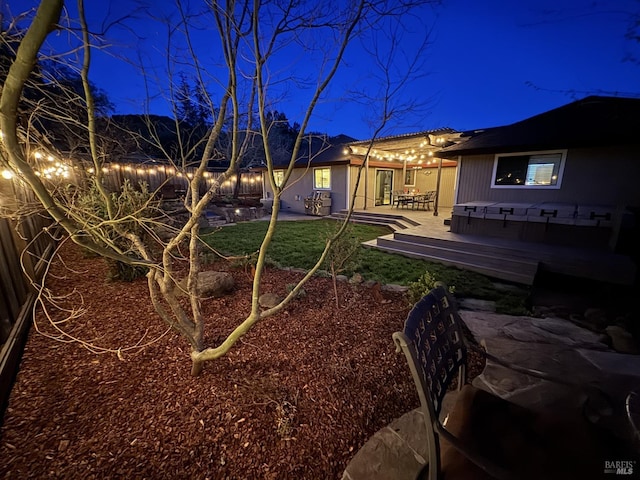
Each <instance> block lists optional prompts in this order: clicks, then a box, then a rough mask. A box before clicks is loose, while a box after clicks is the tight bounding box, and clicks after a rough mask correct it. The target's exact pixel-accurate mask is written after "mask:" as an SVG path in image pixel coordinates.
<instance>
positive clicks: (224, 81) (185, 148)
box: [0, 0, 429, 375]
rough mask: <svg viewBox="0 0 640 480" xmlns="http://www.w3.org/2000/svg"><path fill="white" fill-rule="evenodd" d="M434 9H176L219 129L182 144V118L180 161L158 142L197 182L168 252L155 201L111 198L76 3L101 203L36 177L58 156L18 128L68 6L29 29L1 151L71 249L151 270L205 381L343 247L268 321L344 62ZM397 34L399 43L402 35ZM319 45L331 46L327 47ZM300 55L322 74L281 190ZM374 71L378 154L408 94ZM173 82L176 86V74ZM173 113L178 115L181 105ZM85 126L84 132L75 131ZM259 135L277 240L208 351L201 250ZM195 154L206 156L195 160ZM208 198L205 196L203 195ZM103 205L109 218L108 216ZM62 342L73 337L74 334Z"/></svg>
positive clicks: (349, 5)
mask: <svg viewBox="0 0 640 480" xmlns="http://www.w3.org/2000/svg"><path fill="white" fill-rule="evenodd" d="M424 3H429V2H423V1H397V0H354V1H350V2H346V3H345V2H336V3H335V4H334V3H333V2H296V1H293V0H290V1H287V0H285V1H278V2H261V1H259V0H240V1H237V2H236V1H228V2H207V3H206V7H207V8H206V12H205V11H204V10H203V11H199V12H197V13H198V16H197V17H195V16H192V14H191V13H190V12H189V11H188V9H187V8H186V7H185V5H183V4H182V3H181V2H180V0H177V2H176V6H177V11H178V13H179V15H178V24H177V25H170V26H169V27H168V31H169V36H170V39H172V36H173V35H177V34H178V33H180V34H181V35H183V39H182V43H181V45H182V46H183V50H184V52H186V54H185V55H186V57H187V58H188V61H189V62H190V64H191V66H192V69H193V72H194V77H193V78H195V79H196V87H195V88H196V89H197V91H198V92H199V100H198V101H199V103H200V104H203V103H204V104H206V106H207V107H208V110H209V111H210V112H211V115H212V120H213V121H212V124H211V125H210V126H209V127H208V129H207V132H206V134H205V135H203V136H202V137H201V138H198V139H196V141H190V142H182V139H183V138H184V137H183V136H182V135H181V134H180V132H181V129H182V128H184V125H183V123H182V122H180V120H179V118H178V115H175V129H176V131H177V133H178V134H177V136H176V139H177V142H178V148H177V150H176V151H175V152H171V151H166V150H163V145H162V144H161V142H159V138H156V139H155V140H156V143H157V145H156V146H157V148H158V149H159V150H160V151H164V154H165V156H166V157H167V159H168V160H170V161H171V162H172V163H173V165H174V168H175V171H176V172H177V173H182V174H183V175H185V177H186V178H188V190H187V194H186V197H185V200H184V206H185V208H186V210H187V211H188V213H189V216H188V219H187V220H186V222H184V224H182V225H179V226H178V227H177V228H175V230H174V231H173V232H172V234H171V235H170V238H169V239H168V240H165V241H163V240H161V239H160V237H159V236H158V235H157V228H156V227H157V224H158V222H159V220H158V218H157V217H156V215H155V214H153V212H155V211H156V205H155V204H154V202H153V200H152V195H148V196H146V197H145V196H143V197H140V196H137V197H135V198H133V197H132V195H131V194H130V193H129V194H126V192H125V191H124V190H123V191H122V192H121V193H120V194H117V193H114V192H111V191H109V190H108V188H107V187H106V186H105V182H104V178H103V173H102V172H103V167H104V165H105V162H108V157H105V155H104V154H103V153H102V152H101V151H100V149H99V137H100V132H99V131H98V126H97V125H98V124H97V123H96V107H95V102H94V97H93V92H92V90H91V88H90V83H89V72H90V65H91V54H92V51H93V49H94V48H95V47H94V45H95V41H94V39H93V38H92V35H91V34H90V30H89V27H88V25H87V22H86V19H85V13H84V4H83V0H78V3H77V6H78V12H79V15H78V23H77V31H79V32H80V34H79V38H80V42H79V45H80V47H79V50H78V53H81V63H80V65H79V66H78V69H79V72H80V75H81V79H82V84H83V92H82V95H81V96H80V100H82V102H83V104H84V106H85V109H86V119H84V121H83V122H81V123H82V128H83V129H84V131H86V135H87V139H88V151H89V156H90V159H91V160H90V161H91V164H92V172H93V173H92V174H91V175H90V177H89V179H88V185H89V188H91V189H92V191H91V192H92V193H91V194H92V195H93V198H95V199H97V200H96V202H97V203H96V202H86V201H84V202H82V201H80V200H79V199H80V198H86V197H84V196H83V195H84V194H83V193H78V191H80V190H82V189H83V188H85V187H83V186H82V185H80V184H78V185H76V186H75V188H74V190H73V192H71V193H70V192H69V191H68V190H67V191H65V192H61V193H60V192H58V193H56V192H54V191H53V190H52V188H51V185H50V184H49V183H47V182H46V181H45V180H44V179H43V178H41V177H39V176H38V175H36V173H37V172H36V171H35V169H34V166H33V163H32V162H31V161H30V154H31V152H30V149H31V145H32V143H33V142H35V143H36V144H39V147H38V148H41V149H43V150H48V149H50V148H52V147H50V146H45V145H42V144H41V143H39V142H38V139H39V137H38V136H37V135H36V134H35V133H34V132H33V130H34V129H33V128H31V127H32V125H33V123H32V119H33V118H34V115H36V113H37V111H35V112H30V114H29V115H27V117H26V120H25V121H26V124H25V125H19V119H20V118H22V117H21V115H20V113H19V106H20V99H21V94H22V92H23V91H24V87H25V84H26V83H27V80H28V78H29V75H30V74H31V73H32V71H33V70H34V67H35V65H36V60H37V58H38V52H39V50H40V49H41V47H42V44H43V43H44V42H45V39H46V37H47V35H48V34H49V33H50V32H51V31H54V30H56V29H59V28H62V27H60V24H61V22H60V15H61V12H62V8H63V0H43V1H42V2H41V4H40V6H39V8H38V11H37V13H36V15H35V17H34V18H33V20H32V22H31V25H30V27H29V29H28V30H27V32H26V33H25V35H24V37H22V39H21V41H20V46H19V48H18V50H17V52H16V60H15V61H14V62H13V64H12V65H11V67H10V69H9V72H8V74H7V77H6V81H5V84H4V86H3V88H2V95H1V97H0V129H1V130H2V133H3V142H2V145H1V146H2V149H1V150H2V157H1V159H0V161H1V162H2V166H3V167H4V168H8V169H9V170H10V171H11V172H12V173H13V174H14V175H15V176H16V177H17V178H19V180H20V181H22V182H24V184H26V185H28V187H29V188H30V189H31V190H32V191H33V192H34V194H35V196H36V197H37V198H38V200H39V202H40V203H41V205H42V206H43V208H44V210H46V212H47V213H48V214H49V215H50V216H51V217H52V218H53V219H54V220H55V222H56V223H57V224H58V225H60V226H61V227H62V228H63V229H64V231H65V232H66V234H67V235H68V236H69V238H70V239H71V240H72V241H74V242H75V243H77V244H79V245H81V246H82V247H84V248H87V249H89V250H92V251H94V252H96V253H97V254H99V255H102V256H104V257H107V258H111V259H113V260H116V261H121V262H124V263H126V264H130V265H137V266H142V267H145V268H147V269H148V273H147V280H148V287H149V292H150V299H151V301H152V303H153V305H154V307H155V310H156V311H157V313H158V315H159V316H160V317H161V318H162V320H163V321H164V322H165V323H166V324H167V325H168V326H169V327H170V328H172V329H174V330H175V331H177V332H179V333H180V334H181V335H182V336H183V337H184V338H185V340H186V341H187V342H188V343H189V345H190V347H191V359H192V374H193V375H198V374H199V373H200V372H201V370H202V367H203V364H204V362H206V361H209V360H214V359H216V358H219V357H221V356H223V355H225V354H226V353H227V352H228V351H229V350H230V349H231V348H232V347H233V345H234V344H235V343H236V342H237V341H238V339H239V338H241V337H242V336H243V335H244V334H246V333H247V332H248V331H249V330H250V329H251V327H252V326H253V325H255V324H256V323H257V322H259V321H260V320H262V319H264V318H267V317H269V316H272V315H274V314H276V313H278V312H280V311H281V310H282V309H283V308H284V307H285V305H286V304H287V303H288V302H290V301H291V300H292V299H294V298H295V297H296V295H297V294H298V292H299V291H300V289H301V288H302V286H303V285H304V283H305V282H306V281H307V280H309V278H311V277H312V276H313V275H314V273H315V272H316V271H317V270H318V269H319V268H320V266H321V265H322V264H323V263H324V262H325V260H326V257H327V255H328V252H329V251H330V249H331V248H332V246H333V244H334V243H335V242H336V240H337V239H338V238H339V237H340V236H341V235H342V234H343V233H344V231H345V229H346V227H347V225H348V222H349V217H350V214H349V215H348V216H347V219H346V220H345V222H344V224H343V225H342V226H341V228H339V229H338V230H337V231H336V232H335V234H334V235H332V236H331V237H329V238H328V239H327V241H326V245H325V249H324V251H323V252H322V254H321V255H320V257H319V258H318V260H317V263H316V264H315V265H314V266H313V268H311V269H310V270H309V271H308V272H307V273H306V274H305V275H304V277H303V279H302V280H301V281H300V282H299V283H298V284H297V285H296V286H295V287H294V288H293V289H292V290H291V291H290V293H289V294H288V295H287V296H286V297H285V298H284V300H283V301H282V302H281V303H279V304H278V305H276V306H274V307H273V308H269V309H267V310H261V309H260V306H259V304H258V298H259V296H260V293H261V290H260V289H261V280H262V275H263V271H264V265H265V258H266V252H267V249H268V247H269V245H270V243H271V241H272V239H273V235H274V232H275V230H276V226H277V217H278V212H279V210H280V198H281V195H282V192H283V191H284V189H285V188H287V183H288V182H289V179H290V177H291V175H292V172H293V168H294V163H295V161H296V159H297V158H298V157H299V153H300V149H301V148H302V147H303V145H304V140H305V132H306V131H307V129H308V126H309V122H310V120H311V118H312V115H313V112H314V109H315V108H316V105H317V104H318V102H319V101H320V99H321V98H322V96H323V94H325V93H326V92H327V90H328V88H329V85H330V84H331V81H332V80H333V79H334V77H335V75H336V73H337V72H338V69H339V68H340V67H341V65H342V64H343V62H344V58H345V52H346V51H347V49H348V47H349V46H350V44H351V43H353V42H355V41H356V40H358V39H359V38H363V37H364V36H365V35H367V34H370V33H371V32H374V31H376V30H383V29H384V28H385V27H388V26H389V25H397V24H399V23H400V22H401V21H402V19H403V16H404V15H409V14H411V12H412V11H413V9H415V8H417V7H419V6H421V5H422V4H424ZM204 13H206V14H207V15H209V18H211V22H210V23H211V24H212V25H215V32H216V38H217V41H218V43H219V45H220V51H221V52H222V58H223V60H224V69H223V71H224V75H225V77H224V78H217V81H218V84H219V86H220V87H221V88H220V92H221V97H220V99H219V100H218V101H215V102H214V99H213V98H212V97H211V95H210V94H209V93H208V92H209V91H210V89H208V88H207V83H208V80H210V79H209V78H208V77H207V74H206V68H205V67H204V65H203V64H202V61H201V59H200V58H199V56H198V55H197V52H196V48H195V47H194V44H193V41H192V37H191V32H190V27H191V25H192V23H193V22H195V21H196V20H195V19H196V18H198V19H200V18H201V16H202V15H203V14H204ZM396 28H397V27H396ZM390 31H391V32H393V31H394V30H393V28H392V29H391V30H390ZM396 33H397V30H396ZM318 38H322V39H323V40H322V41H318V40H317V39H318ZM328 39H330V40H331V41H328ZM389 41H391V42H397V41H398V37H397V35H396V34H393V33H392V37H391V38H390V39H389ZM295 46H299V47H300V48H301V49H302V51H303V52H304V53H305V55H309V54H311V53H313V54H314V56H313V58H314V61H315V62H317V63H314V72H313V73H314V75H315V78H314V80H313V83H312V85H313V87H312V88H310V89H309V90H308V104H307V107H306V110H305V112H304V114H303V118H302V120H301V123H300V128H299V130H298V131H297V133H296V135H295V140H294V142H293V147H292V150H291V152H290V155H289V159H288V165H287V168H286V169H285V171H284V179H283V181H282V183H279V184H278V183H276V181H275V178H274V154H275V152H274V149H273V145H272V144H271V143H270V142H269V138H270V129H271V128H272V127H273V119H272V118H270V116H269V114H268V112H270V111H272V110H274V108H273V104H272V103H271V102H272V99H273V98H274V95H273V94H272V93H271V92H272V91H278V88H279V87H280V86H281V85H282V84H281V83H278V81H277V80H276V77H277V75H276V72H277V71H278V62H281V61H282V49H283V48H284V47H287V48H291V47H295ZM168 53H171V52H170V51H169V52H168ZM168 57H171V55H168ZM376 62H377V65H378V66H379V67H380V68H381V69H382V70H385V69H387V71H386V72H384V74H383V75H382V77H381V78H382V80H383V83H385V82H386V86H385V85H383V86H382V89H381V90H380V92H379V94H378V98H377V100H378V101H379V102H380V105H381V110H380V120H379V123H378V124H377V126H376V127H375V128H374V129H373V132H372V133H373V135H372V137H371V142H370V144H369V149H368V150H370V149H371V147H372V145H373V142H374V141H375V138H376V137H377V136H378V135H379V134H380V132H382V131H384V128H385V127H386V126H387V125H388V123H389V122H390V121H391V120H393V119H395V118H396V115H398V114H399V113H401V111H402V109H403V108H404V107H403V108H399V107H397V106H395V107H394V103H393V98H394V96H397V95H398V94H399V92H400V91H401V90H402V86H403V85H404V84H405V83H403V82H402V81H400V82H398V81H396V80H395V79H392V76H391V71H389V67H390V64H389V63H388V59H387V60H385V61H383V60H382V56H381V55H378V57H377V60H376ZM307 64H308V62H307ZM168 65H169V66H168V71H169V73H173V66H171V65H170V64H169V63H168ZM416 65H417V64H416V62H415V61H413V62H409V63H408V66H407V69H406V70H405V71H403V72H402V73H401V77H403V78H408V77H410V76H411V75H412V74H414V73H415V72H416ZM307 66H308V65H307ZM307 74H308V72H307ZM308 75H310V74H308ZM168 77H169V78H176V76H175V75H172V74H171V75H168ZM287 81H288V82H291V83H294V82H297V81H298V80H296V79H295V77H294V76H292V75H291V74H288V76H286V77H285V79H284V82H285V83H286V82H287ZM305 81H306V85H309V84H310V82H309V80H308V78H305ZM168 89H169V93H168V97H169V98H172V99H176V98H179V88H174V86H173V85H172V84H169V87H168ZM276 96H277V95H276ZM174 105H177V104H176V103H174ZM176 112H177V111H176ZM254 117H255V118H256V119H257V120H256V121H257V124H256V125H255V127H254V126H253V125H252V120H251V119H252V118H254ZM247 119H248V120H247ZM75 122H76V123H80V122H78V121H77V120H75ZM150 127H152V125H150ZM254 129H255V130H257V131H258V132H259V134H260V135H259V137H258V138H260V139H261V141H262V142H263V145H262V149H263V151H264V156H265V163H266V166H267V173H266V176H267V179H268V181H269V183H270V184H271V188H272V190H273V192H274V199H273V210H272V214H271V218H270V220H269V224H268V228H267V232H266V234H265V236H264V239H263V242H262V245H261V247H260V249H259V251H258V253H257V263H256V266H255V275H254V279H253V291H252V302H251V309H250V312H248V314H247V315H246V317H245V319H244V320H243V321H241V322H240V323H239V324H238V325H237V327H236V328H235V329H234V330H233V331H232V332H231V333H230V334H229V335H228V336H227V337H226V338H225V339H224V340H223V341H222V342H221V343H220V344H219V345H213V346H209V345H205V344H204V329H205V318H203V314H202V310H201V298H199V296H198V278H199V273H200V270H201V255H200V250H201V249H202V247H203V243H202V241H201V239H200V218H201V216H202V215H203V213H204V210H205V208H206V206H207V204H208V203H209V202H210V200H211V199H212V197H213V196H214V194H215V192H216V189H217V187H218V186H219V185H220V183H221V182H224V181H226V180H227V179H228V178H229V177H230V176H231V175H232V174H233V173H234V172H235V171H236V169H237V166H238V165H239V164H240V162H241V161H242V159H243V157H244V156H245V155H246V154H247V150H248V148H249V146H250V142H249V140H248V139H249V138H250V135H248V134H247V133H246V132H249V131H253V130H254ZM150 131H152V128H150ZM243 132H244V134H243ZM223 135H226V136H227V141H228V145H229V147H228V149H227V156H228V160H229V163H230V166H229V168H228V170H227V171H226V172H225V173H224V174H223V175H222V176H221V177H220V178H218V179H217V181H216V182H213V183H211V182H206V181H205V180H206V179H205V172H206V168H207V162H208V161H209V159H210V158H212V157H213V156H214V154H215V151H216V146H217V145H218V144H219V141H220V139H221V137H222V136H223ZM152 141H153V138H152ZM196 151H197V152H199V153H198V155H197V156H196V157H194V152H196ZM366 157H368V153H367V155H366V156H365V162H364V163H363V166H364V165H365V164H366ZM194 158H195V160H194ZM187 168H191V170H189V174H188V176H186V172H187ZM361 171H362V169H361ZM183 172H184V173H183ZM359 178H360V175H358V182H359ZM203 186H206V187H205V188H203ZM356 190H357V185H356ZM354 202H355V197H354V198H353V199H352V201H351V210H353V205H354ZM87 205H88V206H87ZM96 205H99V206H100V209H99V210H100V213H99V214H98V213H97V210H98V209H97V207H96ZM150 212H152V213H150ZM185 245H186V246H187V247H188V248H187V250H188V254H186V258H185V257H184V256H183V255H182V253H181V252H182V247H184V246H185ZM183 260H184V261H186V262H187V265H188V269H187V270H188V273H187V282H186V293H188V298H189V306H188V308H185V306H184V305H183V304H182V303H181V302H180V301H179V299H178V295H179V294H180V293H181V290H182V289H183V287H181V286H180V278H179V277H180V275H179V268H178V267H179V264H180V262H181V261H183ZM61 334H62V335H64V332H61Z"/></svg>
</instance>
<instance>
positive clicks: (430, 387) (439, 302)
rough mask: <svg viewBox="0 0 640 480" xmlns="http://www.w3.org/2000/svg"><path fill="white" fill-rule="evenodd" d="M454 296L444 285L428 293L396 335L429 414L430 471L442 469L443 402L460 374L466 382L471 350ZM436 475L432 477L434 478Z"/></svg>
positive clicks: (422, 403) (399, 347)
mask: <svg viewBox="0 0 640 480" xmlns="http://www.w3.org/2000/svg"><path fill="white" fill-rule="evenodd" d="M463 335H464V333H463V331H462V326H461V323H460V319H459V316H458V312H457V310H456V307H455V305H453V304H452V299H451V297H450V296H449V294H448V292H447V288H446V286H445V285H444V284H436V288H434V289H433V290H431V291H430V292H429V293H428V294H427V295H425V296H424V297H423V298H422V299H421V300H420V301H419V302H418V303H416V304H415V305H414V307H413V309H412V310H411V311H410V312H409V315H408V316H407V319H406V321H405V324H404V330H403V331H402V332H396V333H394V334H393V340H394V342H395V344H396V347H397V348H398V349H401V350H402V351H403V352H404V354H405V356H406V358H407V362H408V364H409V368H410V370H411V374H412V376H413V380H414V383H415V385H416V389H417V390H418V396H419V397H420V404H421V406H422V410H423V413H424V415H425V426H426V428H427V440H428V442H429V462H430V466H429V468H430V470H431V472H434V473H435V475H434V476H433V478H436V475H437V474H438V472H439V470H440V442H439V439H438V437H437V433H436V431H435V429H434V426H435V424H436V423H437V424H439V425H441V424H440V418H439V417H440V412H441V410H442V401H443V399H444V396H445V394H446V393H447V390H448V388H449V386H450V385H451V383H452V382H453V379H454V378H456V374H458V375H457V376H458V389H462V387H463V386H464V384H465V383H466V380H467V379H466V363H467V349H466V346H465V342H464V336H463ZM430 478H432V477H430Z"/></svg>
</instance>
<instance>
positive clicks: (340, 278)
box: [336, 275, 349, 282]
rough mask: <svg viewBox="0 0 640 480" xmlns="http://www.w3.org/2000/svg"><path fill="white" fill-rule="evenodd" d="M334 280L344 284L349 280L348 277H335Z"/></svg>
mask: <svg viewBox="0 0 640 480" xmlns="http://www.w3.org/2000/svg"><path fill="white" fill-rule="evenodd" d="M336 280H337V281H338V282H346V281H348V280H349V277H347V276H346V275H336Z"/></svg>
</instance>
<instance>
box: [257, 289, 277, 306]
mask: <svg viewBox="0 0 640 480" xmlns="http://www.w3.org/2000/svg"><path fill="white" fill-rule="evenodd" d="M281 301H282V297H281V296H280V295H277V294H275V293H272V292H267V293H263V294H262V295H260V298H258V304H259V305H260V306H261V307H262V308H273V307H275V306H276V305H278V304H279V303H280V302H281Z"/></svg>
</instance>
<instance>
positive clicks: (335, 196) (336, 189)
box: [263, 165, 347, 213]
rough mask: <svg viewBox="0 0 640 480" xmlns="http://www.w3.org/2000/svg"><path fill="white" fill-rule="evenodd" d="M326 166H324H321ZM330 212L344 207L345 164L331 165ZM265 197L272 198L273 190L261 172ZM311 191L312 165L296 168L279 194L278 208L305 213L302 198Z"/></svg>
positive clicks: (265, 175)
mask: <svg viewBox="0 0 640 480" xmlns="http://www.w3.org/2000/svg"><path fill="white" fill-rule="evenodd" d="M322 168H326V167H322ZM329 168H331V190H330V192H331V212H332V213H333V212H337V211H340V210H342V209H344V208H345V205H346V201H347V200H346V187H347V166H346V165H331V166H330V167H329ZM263 178H264V184H265V187H264V190H265V195H266V198H273V190H272V188H271V185H270V184H269V181H268V180H267V172H263ZM312 191H313V167H310V168H309V169H308V170H307V169H303V168H296V169H294V170H293V172H292V173H291V177H290V178H289V182H288V183H287V187H286V188H285V189H284V191H283V192H282V195H281V196H280V210H281V211H284V212H292V213H305V209H304V199H305V197H308V196H309V195H311V192H312Z"/></svg>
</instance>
